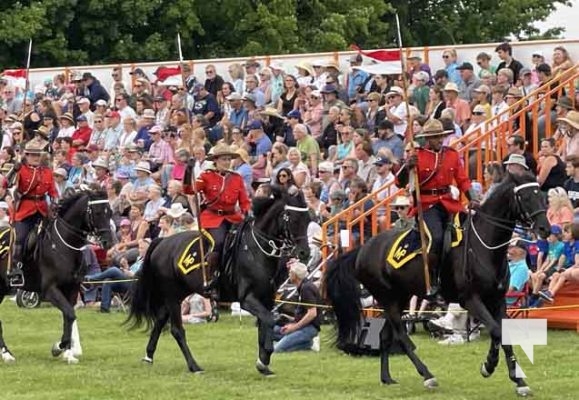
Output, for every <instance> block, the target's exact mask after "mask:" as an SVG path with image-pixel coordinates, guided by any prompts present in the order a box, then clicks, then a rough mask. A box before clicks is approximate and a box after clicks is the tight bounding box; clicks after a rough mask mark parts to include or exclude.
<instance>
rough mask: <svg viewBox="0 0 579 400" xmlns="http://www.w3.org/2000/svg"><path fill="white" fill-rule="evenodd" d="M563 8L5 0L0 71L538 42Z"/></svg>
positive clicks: (513, 3) (366, 0) (426, 1)
mask: <svg viewBox="0 0 579 400" xmlns="http://www.w3.org/2000/svg"><path fill="white" fill-rule="evenodd" d="M567 2H568V1H567V0H484V1H482V0H477V1H474V0H473V1H456V0H390V1H388V0H268V1H265V0H212V1H204V0H172V1H166V0H126V1H118V0H32V1H22V0H3V1H2V2H0V22H1V23H0V43H2V44H3V48H2V51H1V52H0V67H1V68H14V67H22V66H24V65H25V60H26V51H27V43H28V39H29V38H32V39H33V41H34V45H33V55H32V66H34V67H43V66H65V65H81V64H100V63H116V62H128V61H153V60H172V59H173V60H174V59H176V58H177V55H178V52H177V48H176V35H177V33H178V32H179V33H180V34H181V38H182V45H183V54H184V56H185V58H187V59H195V58H211V57H234V56H252V55H263V54H286V53H297V52H319V51H336V50H345V49H347V48H348V47H349V45H351V44H357V45H358V46H360V47H363V48H380V47H392V46H395V45H396V25H395V23H394V12H395V10H397V11H398V12H399V14H400V17H401V24H402V31H403V38H404V45H406V46H410V45H437V44H453V43H456V44H458V43H473V42H489V41H497V40H502V39H503V38H505V37H509V36H511V35H514V36H515V37H543V38H544V37H545V35H547V36H549V35H557V34H559V33H560V31H559V30H557V29H554V30H551V31H550V32H547V33H544V34H542V36H541V33H540V32H538V31H537V30H536V29H534V28H533V27H532V25H531V23H532V22H534V21H537V20H543V19H545V18H546V17H547V16H548V15H549V13H550V12H551V11H553V9H554V8H555V6H556V5H557V4H567Z"/></svg>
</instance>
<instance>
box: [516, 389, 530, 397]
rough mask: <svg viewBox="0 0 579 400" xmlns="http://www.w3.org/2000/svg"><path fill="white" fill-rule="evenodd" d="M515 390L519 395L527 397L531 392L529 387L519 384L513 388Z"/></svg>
mask: <svg viewBox="0 0 579 400" xmlns="http://www.w3.org/2000/svg"><path fill="white" fill-rule="evenodd" d="M515 392H516V393H517V395H518V396H520V397H528V396H530V395H532V394H533V392H532V391H531V388H530V387H528V386H520V387H517V388H516V389H515Z"/></svg>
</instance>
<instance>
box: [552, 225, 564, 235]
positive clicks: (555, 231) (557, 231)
mask: <svg viewBox="0 0 579 400" xmlns="http://www.w3.org/2000/svg"><path fill="white" fill-rule="evenodd" d="M562 233H563V230H562V229H561V227H560V226H559V225H551V234H552V235H560V234H562Z"/></svg>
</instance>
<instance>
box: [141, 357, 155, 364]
mask: <svg viewBox="0 0 579 400" xmlns="http://www.w3.org/2000/svg"><path fill="white" fill-rule="evenodd" d="M141 361H142V362H143V363H145V364H147V365H153V359H152V358H151V357H149V356H145V357H143V358H141Z"/></svg>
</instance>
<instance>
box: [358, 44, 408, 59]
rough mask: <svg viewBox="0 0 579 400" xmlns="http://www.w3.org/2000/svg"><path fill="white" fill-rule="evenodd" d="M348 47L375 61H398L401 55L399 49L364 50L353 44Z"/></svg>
mask: <svg viewBox="0 0 579 400" xmlns="http://www.w3.org/2000/svg"><path fill="white" fill-rule="evenodd" d="M350 48H351V49H352V50H356V51H357V52H358V53H360V54H362V55H363V56H366V57H369V58H372V59H374V60H376V61H381V62H392V61H398V62H400V60H401V59H402V57H401V56H400V50H399V49H394V50H372V51H364V50H362V49H361V48H359V47H358V46H356V45H354V44H353V45H351V46H350Z"/></svg>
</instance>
